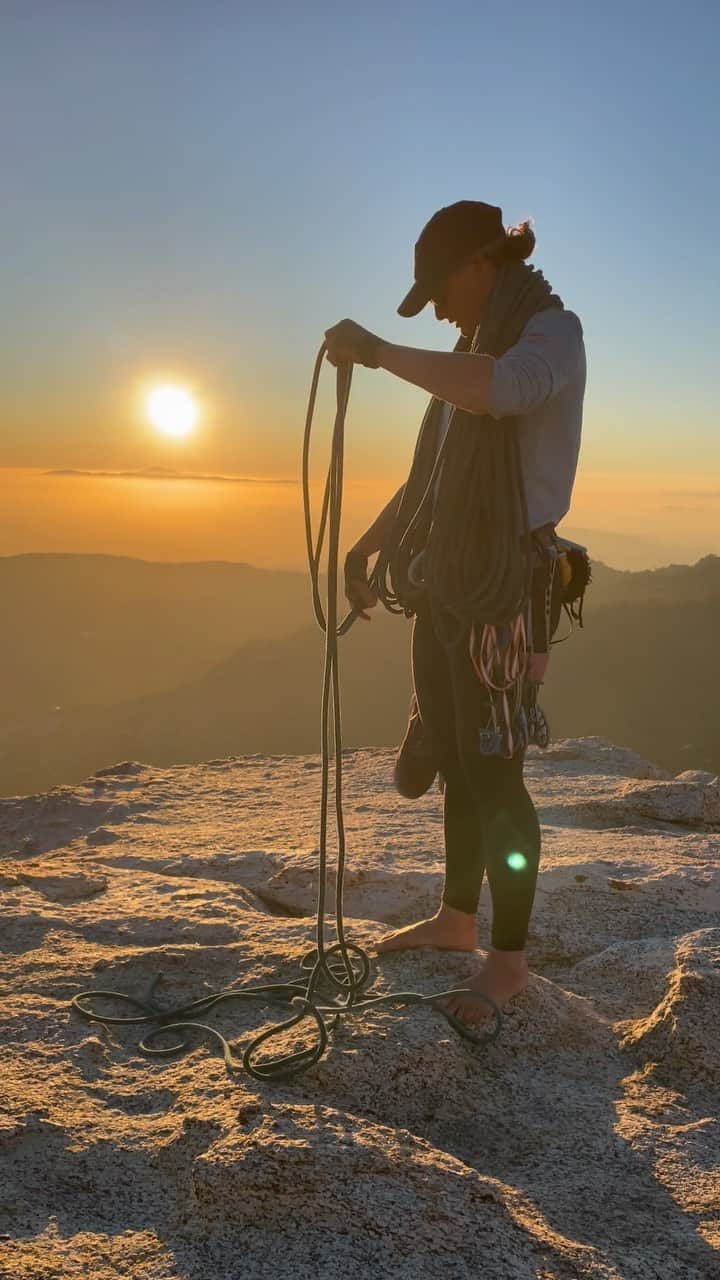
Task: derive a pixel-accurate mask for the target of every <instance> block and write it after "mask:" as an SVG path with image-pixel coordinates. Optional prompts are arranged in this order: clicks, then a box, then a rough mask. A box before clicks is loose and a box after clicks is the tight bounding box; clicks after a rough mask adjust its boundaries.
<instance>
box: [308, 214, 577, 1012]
mask: <svg viewBox="0 0 720 1280" xmlns="http://www.w3.org/2000/svg"><path fill="white" fill-rule="evenodd" d="M534 246H535V235H534V233H533V231H532V230H531V227H530V221H526V222H523V223H522V224H520V226H519V227H515V228H509V229H506V228H505V227H504V225H503V220H502V210H501V209H500V208H499V207H497V206H494V205H489V204H485V203H483V202H481V201H472V200H461V201H458V202H457V203H456V204H453V205H449V206H446V207H445V208H442V209H440V210H439V211H438V212H437V213H435V214H434V215H433V217H432V218H431V219H430V220H429V222H428V223H427V224H426V225H425V227H424V228H423V230H422V232H421V233H420V236H419V238H418V240H417V242H416V245H415V273H414V274H415V281H414V283H413V285H412V287H411V289H410V291H409V292H408V294H407V296H406V297H405V298H404V299H403V301H402V303H401V304H400V306H399V307H398V313H399V314H400V315H402V316H408V317H409V316H415V315H417V314H418V313H419V312H420V311H421V310H422V308H423V307H424V306H425V305H426V304H427V303H428V302H431V303H432V305H433V307H434V310H435V316H436V318H437V319H438V320H440V321H443V320H447V321H448V323H450V324H451V325H455V326H457V328H458V329H459V330H460V338H459V339H458V344H457V346H456V348H455V350H454V351H452V352H447V353H446V352H440V351H431V350H423V349H419V348H415V347H404V346H398V345H396V344H394V343H391V342H387V341H385V340H383V339H382V338H380V337H379V336H378V335H377V334H373V333H370V332H369V331H368V330H367V329H364V328H363V327H362V326H361V325H359V324H357V323H356V322H355V321H353V320H350V319H345V320H342V321H341V322H340V323H339V324H337V325H334V326H333V327H332V328H330V329H328V330H327V331H326V333H325V339H326V343H327V357H328V360H329V361H330V363H331V364H333V365H335V366H337V365H339V364H342V363H346V362H348V361H352V362H354V363H359V364H363V365H366V366H367V367H369V368H373V369H384V370H386V371H387V372H388V373H391V374H394V375H395V376H396V377H398V378H402V379H403V380H404V381H406V382H410V383H412V384H413V385H414V386H417V387H421V388H423V390H425V391H427V392H429V393H430V394H431V396H432V397H433V399H432V401H431V402H430V405H429V406H428V410H427V412H426V415H425V418H424V419H423V424H422V426H421V432H420V436H419V437H418V445H417V446H416V452H415V459H414V461H413V468H414V470H411V473H410V475H409V477H408V480H407V481H406V482H405V484H404V485H403V486H401V488H400V489H399V490H398V492H397V493H396V494H395V495H394V496H393V498H392V499H391V500H390V502H389V503H388V505H387V506H386V507H385V508H384V510H383V511H382V512H381V513H380V515H379V516H378V518H377V519H376V520H375V522H374V523H373V524H372V525H371V526H370V528H369V529H368V530H367V531H366V532H365V533H364V534H363V535H362V537H361V538H360V539H359V540H358V541H357V542H356V543H355V545H354V546H353V547H352V548H351V550H350V551H349V552H348V554H347V557H346V560H345V589H346V594H347V597H348V599H349V601H350V603H351V605H352V606H353V607H354V608H355V609H356V610H357V611H358V616H360V617H361V618H363V619H364V620H365V621H370V620H371V619H370V614H369V612H368V610H370V609H371V608H373V607H374V606H375V605H376V604H377V599H378V595H377V583H378V581H379V578H378V576H377V571H378V568H379V564H380V560H381V559H382V557H383V555H385V556H386V558H387V557H389V558H390V560H391V562H392V564H394V565H395V574H394V575H393V584H395V580H396V576H397V578H398V579H402V581H403V582H404V584H405V594H406V598H405V600H404V601H403V600H402V599H401V593H400V590H399V589H397V590H398V595H397V599H398V600H400V602H401V603H403V604H404V605H405V604H407V602H408V601H410V602H411V603H410V607H409V608H406V609H405V612H406V614H409V613H412V612H414V614H415V617H414V623H413V632H412V647H411V653H412V675H413V689H414V693H413V701H412V703H411V715H410V722H409V725H408V730H407V733H406V737H405V740H404V742H403V744H402V747H401V748H400V751H399V753H398V756H397V759H396V764H395V782H396V786H397V788H398V790H399V791H400V793H401V794H402V795H405V796H407V797H411V798H416V797H417V796H420V795H422V794H424V792H426V791H427V790H428V788H429V787H430V786H431V785H432V782H433V781H434V779H435V776H436V774H437V773H438V772H439V773H440V775H441V784H442V786H443V790H444V838H445V883H444V888H443V894H442V901H441V903H440V906H439V909H438V911H437V912H436V914H435V915H434V916H432V918H430V919H428V920H421V921H420V922H418V923H417V924H414V925H411V926H409V927H407V928H404V929H399V930H396V931H394V932H392V933H390V934H388V935H387V936H386V937H384V938H383V939H382V940H381V942H380V943H379V944H378V947H377V950H378V952H379V953H384V952H388V951H394V950H401V949H405V948H412V947H427V946H429V947H438V948H443V949H449V950H463V951H469V952H472V951H474V950H475V948H476V946H477V908H478V902H479V897H480V890H481V886H482V881H483V877H484V875H485V872H487V876H488V881H489V885H490V893H491V897H492V909H493V910H492V935H491V946H490V948H489V950H488V953H487V957H486V960H485V963H484V964H483V966H482V968H481V969H480V970H479V972H477V973H475V974H473V975H472V976H471V978H470V980H469V982H468V984H467V985H468V986H469V987H470V988H471V990H472V991H477V992H479V993H485V994H487V995H489V996H490V997H491V998H492V999H493V1000H494V1001H495V1002H496V1003H497V1004H499V1005H500V1007H502V1006H503V1005H505V1004H506V1003H507V1002H508V1000H510V999H512V997H513V996H515V995H517V994H519V993H520V992H521V991H523V990H524V989H525V988H526V986H527V983H528V977H529V970H528V965H527V959H526V956H525V946H526V940H527V934H528V928H529V921H530V915H531V912H532V906H533V901H534V897H535V888H536V882H537V872H538V865H539V858H540V825H539V822H538V818H537V814H536V811H535V808H534V805H533V802H532V799H531V797H530V795H529V793H528V791H527V789H526V787H525V783H524V780H523V768H524V759H525V750H526V747H527V744H528V741H536V742H539V743H540V745H545V743H546V739H545V742H543V741H542V738H541V737H538V736H535V733H536V732H537V733H541V731H542V724H543V717H542V713H541V712H540V710H539V707H537V704H536V702H535V698H536V694H537V689H538V687H539V685H540V683H541V682H542V678H543V675H544V671H545V666H546V664H547V655H548V652H549V644H550V640H551V638H552V635H553V634H554V632H555V630H556V628H557V623H558V619H559V615H560V611H561V605H562V590H563V579H562V577H561V574H560V572H559V571H558V549H559V544H558V543H557V540H556V535H555V526H556V525H557V524H558V523H559V521H560V520H562V519H563V517H564V516H565V515H566V514H567V512H568V510H569V508H570V500H571V495H572V489H573V484H574V480H575V473H576V469H577V463H578V455H579V449H580V436H581V428H582V412H583V399H584V393H585V383H586V359H585V348H584V341H583V328H582V324H581V322H580V320H579V318H578V316H577V315H576V314H575V313H574V312H573V311H570V310H567V309H566V308H565V306H564V304H563V302H562V300H561V299H560V298H559V296H558V295H557V294H555V293H552V292H551V288H550V285H549V284H548V282H547V281H545V280H544V278H543V275H542V272H539V271H537V270H536V269H535V268H532V267H530V266H529V265H528V264H527V262H526V261H525V259H527V258H528V257H530V255H531V254H532V252H533V249H534ZM478 344H479V349H478ZM495 424H500V426H499V427H496V426H495ZM511 424H513V431H514V433H515V436H514V438H515V439H516V441H517V445H516V446H514V447H516V457H517V458H518V459H519V467H520V470H521V473H522V480H521V481H519V482H518V489H519V490H520V489H522V488H523V487H524V495H525V496H524V499H523V502H524V507H523V511H524V516H523V519H524V524H522V525H521V524H517V525H515V524H512V523H511V524H510V526H509V527H510V529H511V536H510V541H509V542H508V545H509V546H510V547H511V552H512V554H513V555H515V554H518V553H519V552H518V548H519V545H520V544H519V542H517V545H516V539H519V537H520V531H521V528H522V529H524V530H525V535H524V536H525V539H526V541H525V542H524V543H523V546H524V547H525V548H526V549H527V548H528V547H529V546H530V545H531V546H532V559H531V558H530V554H529V552H527V550H526V560H525V562H524V563H531V564H532V566H533V567H532V579H531V588H530V590H529V591H527V592H526V600H527V601H529V602H530V604H529V605H526V608H527V610H528V612H527V613H526V615H524V617H525V621H526V622H527V633H528V636H527V641H528V643H527V648H528V652H529V654H530V657H529V663H526V665H524V666H522V668H521V674H520V676H519V677H517V679H516V681H515V687H516V688H517V689H519V690H520V693H521V698H518V699H517V700H516V701H515V702H513V701H512V697H510V698H508V694H507V689H509V688H511V684H510V682H509V681H508V682H507V684H506V685H505V689H504V690H503V689H501V687H500V686H501V683H502V681H498V680H497V679H496V678H493V677H492V676H490V675H489V673H488V667H487V664H486V663H485V662H484V659H483V658H482V657H481V658H480V659H479V660H478V659H476V658H473V659H472V660H471V657H472V642H471V646H470V651H468V646H467V644H466V643H464V644H462V645H449V644H448V642H447V636H445V635H444V626H445V624H444V623H443V626H442V627H441V622H442V621H443V619H445V621H447V619H448V614H447V612H446V613H444V612H443V608H442V606H441V605H440V604H439V603H438V600H437V598H436V597H437V596H438V594H439V593H438V591H437V583H438V574H437V572H435V573H434V576H433V569H432V565H431V556H432V554H434V553H431V550H430V548H431V545H433V544H432V538H431V535H432V536H434V537H435V544H434V545H438V539H440V537H441V533H442V531H443V529H444V528H446V527H447V528H448V529H450V530H451V532H452V525H451V524H450V523H449V522H450V520H451V519H452V516H453V512H452V510H450V511H449V513H448V511H447V508H449V507H453V506H454V507H455V508H456V509H460V508H464V507H465V506H466V505H467V506H469V505H470V504H471V502H472V501H473V500H474V497H475V489H476V488H481V489H482V486H483V485H488V484H490V481H488V480H487V479H486V476H487V472H488V467H489V462H488V459H489V460H490V461H492V460H493V459H494V458H495V456H496V454H497V450H499V449H503V448H504V447H505V445H504V441H507V439H508V434H507V433H508V432H509V430H510V425H511ZM482 433H484V434H482ZM503 433H505V434H503ZM426 435H429V437H430V445H429V446H427V447H426V446H425V445H424V444H423V448H422V449H421V447H420V442H421V439H422V440H423V441H424V440H425V438H426ZM474 447H477V448H478V449H480V448H481V447H482V448H485V449H488V448H489V449H491V450H492V449H495V450H496V454H493V453H492V452H490V453H489V454H487V456H486V455H480V456H481V457H482V458H483V459H484V461H483V463H482V465H478V466H475V465H474V463H473V465H471V464H470V461H469V460H466V462H465V463H464V464H463V463H462V462H458V460H457V459H458V457H459V456H460V454H461V451H462V449H463V448H465V449H466V450H467V449H471V450H472V449H473V448H474ZM428 448H429V450H430V457H429V458H427V457H426V458H425V461H424V462H421V459H420V454H421V453H422V452H423V450H424V452H425V454H427V451H428ZM441 450H442V451H443V459H442V463H441V462H440V452H441ZM472 457H473V455H472V454H469V455H467V458H468V459H471V458H472ZM463 465H464V467H465V470H464V471H463V470H462V468H463ZM418 467H419V468H420V469H421V470H422V467H424V471H422V476H421V477H420V485H419V487H418V485H417V482H414V481H413V477H414V476H415V471H416V469H417V468H418ZM453 467H454V470H453ZM458 467H460V471H459V473H458ZM435 472H436V473H437V474H436V478H435V481H434V484H433V489H432V516H430V515H428V517H427V520H430V519H431V521H432V522H431V524H430V525H429V526H428V524H427V521H426V525H425V531H424V538H425V541H424V542H423V543H422V545H421V550H420V552H419V554H415V555H414V557H413V560H412V563H411V564H410V565H409V566H407V573H404V570H403V571H402V572H401V568H402V561H401V560H400V559H399V558H398V556H399V555H400V552H399V551H398V548H399V547H400V548H401V547H402V534H403V532H404V531H405V530H407V528H408V526H409V524H410V521H411V520H412V518H413V516H414V515H415V513H416V511H417V510H418V502H419V499H418V495H420V497H421V498H422V495H423V493H425V494H426V495H427V493H428V491H429V477H430V478H431V477H432V475H433V474H434V473H435ZM458 474H459V486H460V487H458ZM492 474H493V475H494V474H495V472H494V471H493V473H492ZM497 474H500V472H498V473H497ZM508 474H509V473H508ZM470 475H472V476H474V477H476V479H474V480H473V488H472V489H465V490H463V488H462V484H463V481H464V483H465V484H466V485H467V484H468V483H469V482H468V480H467V477H468V476H470ZM426 481H427V482H428V483H427V486H426ZM413 483H415V488H414V490H413V491H412V493H411V489H412V484H413ZM453 484H454V485H455V489H453V490H452V492H451V486H452V485H453ZM497 487H498V486H497V485H495V489H493V488H492V487H490V488H488V489H487V494H486V505H485V508H483V511H488V512H489V511H491V510H492V511H494V512H495V516H494V519H495V522H496V523H499V522H501V521H505V520H507V503H506V504H505V506H503V505H502V502H500V504H498V494H497V492H496V491H495V490H497ZM443 488H444V489H445V492H444V493H443ZM423 501H424V499H423ZM443 501H444V506H443ZM507 501H508V502H509V501H510V495H507ZM408 503H409V505H408ZM516 509H517V510H520V507H519V506H518V505H517V503H516V505H515V507H514V508H513V510H516ZM481 514H482V512H481ZM443 521H444V522H445V524H443ZM484 527H485V534H484V540H483V541H482V542H481V544H480V545H481V549H484V548H486V547H488V548H489V547H491V546H495V543H494V542H493V535H494V533H495V532H496V530H495V529H494V527H492V526H484ZM474 528H475V526H474V525H472V526H471V531H472V529H474ZM513 530H516V532H512V531H513ZM528 530H529V531H531V534H529V533H528ZM388 548H389V550H388ZM450 549H451V557H450V560H449V561H447V560H446V562H445V563H446V564H449V566H450V568H452V564H453V561H452V553H453V552H454V554H455V556H456V558H457V559H458V560H460V559H462V557H463V555H464V553H465V551H466V548H465V547H464V546H461V545H456V546H455V547H453V545H452V543H451V544H450ZM376 552H380V553H381V554H380V557H379V560H378V562H377V563H376V566H375V570H374V581H373V585H371V583H370V582H369V580H368V576H367V565H368V558H369V557H370V556H371V555H374V554H375V553H376ZM426 552H427V554H426ZM488 554H489V552H488ZM473 556H474V551H473V553H472V555H471V560H472V559H473ZM392 557H395V558H394V560H393V559H392ZM478 558H482V556H481V555H480V557H475V560H477V559H478ZM435 563H436V564H437V563H438V561H437V558H436V560H435ZM508 563H510V561H508ZM398 566H401V567H400V568H399V567H398ZM490 568H492V566H490ZM403 575H404V576H403ZM526 581H527V579H526ZM440 585H441V586H442V585H443V583H442V580H441V579H440ZM530 606H531V608H530ZM395 611H396V612H397V610H395ZM518 616H519V617H520V615H518ZM487 631H488V629H487V628H486V629H485V631H483V638H484V639H485V637H486V632H487ZM488 634H490V637H491V638H492V637H496V636H497V634H498V632H497V629H496V628H494V627H491V628H490V631H489V633H488ZM502 636H503V641H502V643H503V644H504V645H505V646H506V648H505V649H502V650H499V652H500V656H501V657H502V658H504V660H505V664H506V665H505V668H504V669H505V670H508V669H509V668H508V665H507V664H508V661H509V660H510V659H509V657H508V655H510V658H512V657H514V658H517V657H518V653H522V642H523V636H522V634H520V639H519V640H517V637H516V633H515V632H513V637H512V638H511V637H510V630H509V629H508V628H504V629H503V630H502ZM511 644H516V650H515V651H512V652H511V649H510V648H509V647H508V646H511ZM518 645H519V648H518V647H517V646H518ZM498 706H500V707H501V708H502V713H503V714H502V716H500V717H499V716H498V714H497V707H498ZM489 709H490V712H492V715H491V716H490V718H488V716H489ZM488 725H489V726H490V727H489V728H488ZM448 1009H449V1011H450V1012H452V1013H453V1014H454V1015H455V1016H456V1017H458V1018H461V1019H463V1020H464V1021H465V1022H468V1023H473V1022H480V1021H482V1020H483V1019H485V1018H486V1017H488V1016H490V1015H489V1007H488V1005H487V1004H486V1002H485V1001H483V1000H482V999H481V998H476V997H474V996H473V995H463V996H457V997H454V998H452V999H451V1000H450V1001H449V1002H448Z"/></svg>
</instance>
